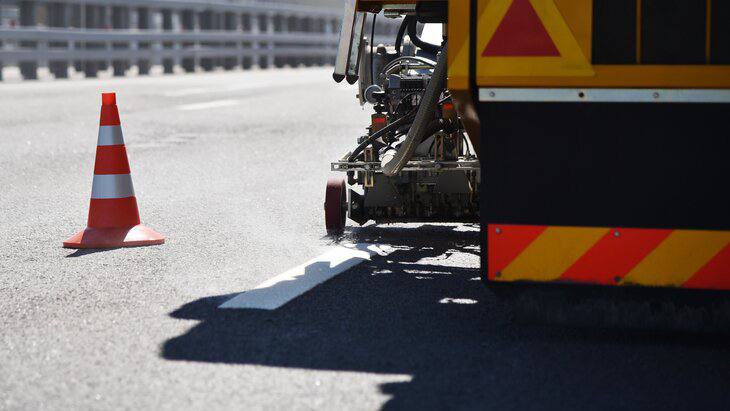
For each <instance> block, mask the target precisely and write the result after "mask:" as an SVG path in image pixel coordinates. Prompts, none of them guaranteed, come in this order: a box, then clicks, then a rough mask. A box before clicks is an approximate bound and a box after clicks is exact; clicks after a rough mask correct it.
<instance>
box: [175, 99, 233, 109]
mask: <svg viewBox="0 0 730 411" xmlns="http://www.w3.org/2000/svg"><path fill="white" fill-rule="evenodd" d="M238 103H239V101H238V100H214V101H206V102H205V103H194V104H183V105H182V106H177V107H175V109H176V110H182V111H190V110H205V109H209V108H218V107H228V106H235V105H237V104H238Z"/></svg>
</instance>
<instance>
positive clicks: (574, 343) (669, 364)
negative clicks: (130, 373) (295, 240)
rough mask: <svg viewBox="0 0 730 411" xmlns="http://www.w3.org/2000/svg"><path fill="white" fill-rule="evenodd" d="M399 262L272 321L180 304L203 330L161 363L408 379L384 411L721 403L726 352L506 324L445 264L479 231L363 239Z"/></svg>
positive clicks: (359, 235)
mask: <svg viewBox="0 0 730 411" xmlns="http://www.w3.org/2000/svg"><path fill="white" fill-rule="evenodd" d="M354 237H355V239H356V240H357V241H363V242H367V241H371V242H379V243H381V244H390V245H392V246H395V247H398V248H399V250H398V251H396V252H394V253H392V254H390V255H389V256H386V257H376V258H375V259H373V261H371V262H368V263H363V264H362V265H360V266H359V267H356V268H354V269H351V270H350V271H348V272H346V273H344V274H342V275H340V276H338V277H336V278H334V279H332V280H330V281H328V282H326V283H325V284H322V285H320V286H319V287H317V288H315V289H314V290H312V291H310V292H308V293H306V294H305V295H303V296H301V297H299V298H297V299H295V300H294V301H291V302H290V303H288V304H287V305H285V306H283V307H282V308H280V309H278V310H275V311H262V310H220V309H217V307H218V305H220V304H221V303H223V302H224V301H226V300H228V299H229V298H231V297H233V295H224V296H215V297H209V298H204V299H200V300H197V301H194V302H191V303H189V304H185V305H184V306H182V307H180V308H179V309H177V310H175V311H174V312H173V313H171V316H172V317H175V318H184V319H195V320H199V321H200V323H199V324H197V325H196V326H194V327H193V328H191V329H190V330H189V331H188V332H187V333H186V334H184V335H181V336H179V337H175V338H172V339H170V340H168V341H166V342H165V343H164V345H163V347H162V353H161V355H162V357H164V358H166V359H170V360H186V361H202V362H213V363H227V364H255V365H265V366H276V367H295V368H303V369H313V370H337V371H356V372H369V373H387V374H408V375H411V376H412V380H411V381H409V382H402V383H390V384H384V385H383V386H381V390H382V391H383V392H384V393H386V394H389V395H391V396H392V398H391V399H390V400H389V401H388V402H387V403H386V404H385V407H384V408H385V409H404V408H408V409H435V408H436V409H444V408H445V409H454V408H459V409H484V408H490V409H617V408H632V409H633V408H665V407H670V408H672V409H676V408H680V409H684V408H687V409H689V408H692V409H703V408H711V409H719V408H726V406H727V405H728V404H730V390H727V382H728V381H730V348H729V347H730V344H729V343H730V341H729V340H727V339H725V338H720V337H718V338H713V337H711V336H692V335H672V334H670V335H666V334H652V333H644V334H641V333H636V332H633V333H631V332H624V331H620V330H600V329H571V328H565V327H550V326H530V327H526V326H519V325H513V324H512V323H511V322H510V321H509V319H508V318H507V317H508V314H507V313H506V312H505V310H504V309H503V308H502V305H501V304H499V303H498V302H497V300H496V298H495V297H494V295H493V294H491V292H489V291H488V290H486V289H485V288H484V287H483V285H482V284H481V282H480V281H479V280H478V277H479V270H478V269H474V268H459V267H449V266H444V265H441V263H442V262H443V260H444V259H448V258H453V257H454V256H456V255H458V254H459V253H478V246H479V239H478V232H457V231H454V230H453V227H444V226H425V227H421V228H420V229H417V230H408V229H388V228H387V227H386V228H382V229H381V228H377V227H372V228H367V227H366V228H365V229H361V230H358V231H357V232H355V233H354Z"/></svg>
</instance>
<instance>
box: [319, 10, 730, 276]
mask: <svg viewBox="0 0 730 411" xmlns="http://www.w3.org/2000/svg"><path fill="white" fill-rule="evenodd" d="M377 13H382V15H383V16H385V17H386V18H388V17H392V18H401V19H402V25H401V27H400V30H399V31H398V35H397V36H396V38H395V39H394V41H393V44H392V45H383V44H373V42H372V41H370V40H369V39H368V37H367V36H368V33H367V32H368V25H367V24H366V21H367V19H368V18H370V17H369V16H371V15H374V14H377ZM379 15H380V14H379ZM729 22H730V3H728V2H726V1H718V0H673V1H661V0H458V1H457V0H451V1H376V0H359V1H356V0H348V1H347V2H346V11H345V18H344V21H343V28H342V33H341V39H340V46H339V55H338V57H337V62H336V66H335V71H334V78H335V80H336V81H342V80H346V81H348V82H350V83H355V82H358V83H359V90H360V93H359V98H360V100H361V102H362V103H363V104H371V105H372V107H373V109H374V113H373V115H372V124H371V125H370V127H369V129H368V133H367V134H365V135H363V136H361V137H360V138H359V139H358V141H357V146H356V147H355V149H353V150H352V151H351V152H349V153H347V155H345V156H344V157H343V158H342V159H340V160H339V161H336V162H334V163H332V170H333V171H342V172H345V173H346V175H347V181H346V182H347V183H349V184H350V185H352V186H357V187H359V188H361V189H362V191H359V190H358V191H355V190H350V191H349V196H348V195H346V193H345V186H346V184H345V180H344V179H342V180H331V181H330V182H329V183H328V186H327V197H326V204H325V214H326V221H327V228H328V230H329V231H331V232H334V231H339V230H342V228H343V225H344V221H345V216H346V215H347V216H349V218H350V219H351V220H353V221H355V222H357V223H360V224H363V223H365V222H366V221H369V220H374V221H376V222H390V221H477V220H478V221H479V222H480V224H481V238H482V251H481V257H482V273H483V278H484V280H485V281H486V282H487V283H488V284H489V285H490V286H492V287H494V288H499V287H500V286H501V285H515V284H518V285H519V287H522V288H524V287H525V286H527V285H535V284H542V285H544V284H562V285H568V286H569V287H575V286H576V285H578V284H582V285H586V284H587V285H597V286H610V287H600V288H614V289H620V288H622V289H636V288H641V289H647V288H651V289H697V290H728V289H730V195H729V194H730V193H729V191H730V190H729V187H730V132H729V127H728V120H727V117H726V116H727V115H728V113H730V110H729V109H730V104H729V103H730V24H729ZM433 23H437V24H441V26H442V28H443V31H442V36H439V38H438V41H436V42H434V41H426V40H424V39H423V38H421V37H422V36H423V34H422V32H421V29H420V27H421V25H422V24H425V25H426V28H428V26H429V24H433ZM425 31H426V29H423V32H425ZM371 37H372V36H371Z"/></svg>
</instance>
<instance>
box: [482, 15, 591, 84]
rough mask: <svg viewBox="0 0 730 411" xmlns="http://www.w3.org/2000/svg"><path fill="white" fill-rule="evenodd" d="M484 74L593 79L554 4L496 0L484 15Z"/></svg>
mask: <svg viewBox="0 0 730 411" xmlns="http://www.w3.org/2000/svg"><path fill="white" fill-rule="evenodd" d="M477 38H478V44H477V47H478V49H477V50H480V49H481V50H482V51H481V53H480V56H479V58H478V61H477V66H478V68H477V70H478V72H479V75H480V76H488V77H492V76H494V77H498V76H526V77H533V76H540V77H552V76H569V77H577V76H593V75H594V74H595V73H594V72H593V69H592V68H591V64H590V62H589V60H588V59H587V58H586V55H585V54H584V53H583V50H581V47H580V45H579V44H578V41H577V40H576V38H575V36H574V34H573V32H572V31H571V29H570V27H569V26H568V24H567V23H566V21H565V19H564V18H563V16H562V15H561V13H560V11H559V10H558V8H557V7H556V5H555V3H554V2H553V0H491V1H489V2H488V3H487V4H486V7H484V8H483V10H482V12H481V15H480V17H479V28H478V32H477Z"/></svg>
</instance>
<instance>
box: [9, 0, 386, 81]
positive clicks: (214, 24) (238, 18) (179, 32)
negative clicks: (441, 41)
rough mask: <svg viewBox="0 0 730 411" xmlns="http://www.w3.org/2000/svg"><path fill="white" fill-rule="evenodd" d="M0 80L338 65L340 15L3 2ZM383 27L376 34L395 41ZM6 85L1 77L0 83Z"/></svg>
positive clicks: (165, 1)
mask: <svg viewBox="0 0 730 411" xmlns="http://www.w3.org/2000/svg"><path fill="white" fill-rule="evenodd" d="M8 10H10V11H11V12H12V11H13V10H15V15H16V16H17V21H16V22H15V23H14V24H13V23H11V24H5V25H2V22H3V21H6V23H7V21H8V19H7V15H6V18H5V19H3V16H1V15H0V75H1V74H2V71H1V68H2V66H3V65H17V66H18V67H19V68H20V72H21V74H22V76H23V78H24V79H34V78H37V75H38V74H37V70H38V67H43V66H45V67H48V69H49V70H50V72H51V73H52V74H53V75H54V76H55V77H57V78H65V77H67V76H68V74H69V70H70V69H74V70H76V71H81V72H84V73H85V75H86V76H87V77H95V76H96V75H97V73H98V71H99V70H104V69H106V68H107V67H109V66H111V67H112V68H113V73H114V75H116V76H123V75H125V74H126V73H127V71H128V70H129V69H130V68H131V67H132V66H136V67H137V72H138V73H139V74H141V75H144V74H148V73H149V71H150V67H151V66H155V65H161V66H162V67H163V70H164V72H165V73H173V72H174V67H178V66H179V67H182V69H183V70H184V71H187V72H192V71H195V70H196V69H202V70H206V71H208V70H213V69H215V68H217V67H222V68H224V69H233V68H235V67H243V68H250V67H252V66H259V67H261V68H267V67H273V66H275V67H283V66H285V65H289V66H298V65H305V66H312V65H325V64H331V63H332V62H333V61H334V57H335V54H336V53H337V41H338V34H339V24H340V17H341V13H342V11H341V10H338V9H330V8H318V7H310V6H304V5H296V4H285V3H284V4H282V3H262V2H241V1H229V2H225V3H224V2H205V1H195V0H54V1H49V0H0V12H2V11H5V12H6V14H7V13H8ZM395 23H396V22H394V21H388V20H385V19H381V20H380V21H379V22H378V24H377V25H376V27H377V29H376V33H378V34H380V35H383V34H388V35H390V34H393V33H394V32H395V31H396V30H397V27H396V26H395ZM0 79H1V77H0Z"/></svg>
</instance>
